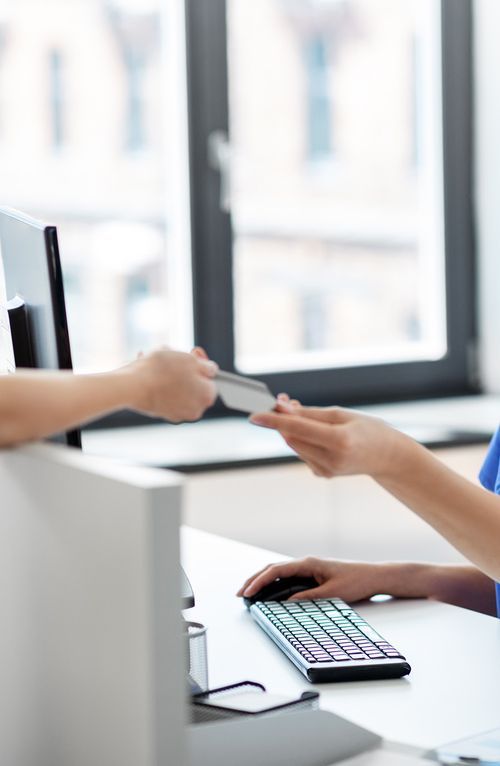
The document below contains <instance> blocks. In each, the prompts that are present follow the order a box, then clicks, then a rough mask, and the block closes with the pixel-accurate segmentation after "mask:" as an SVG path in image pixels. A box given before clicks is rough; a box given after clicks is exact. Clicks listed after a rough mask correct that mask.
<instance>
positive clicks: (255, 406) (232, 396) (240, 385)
mask: <svg viewBox="0 0 500 766" xmlns="http://www.w3.org/2000/svg"><path fill="white" fill-rule="evenodd" d="M215 382H216V384H217V390H218V392H219V396H220V398H221V399H222V401H223V402H224V404H225V405H226V407H229V408H230V409H232V410H241V411H242V412H248V413H252V412H270V411H271V410H274V408H275V407H276V405H277V404H278V400H277V399H276V397H275V396H273V394H272V393H271V392H270V390H269V388H268V387H267V386H266V384H265V383H262V381H260V380H253V379H252V378H245V377H243V376H242V375H235V374H234V373H232V372H224V371H223V370H219V371H218V372H217V374H216V376H215Z"/></svg>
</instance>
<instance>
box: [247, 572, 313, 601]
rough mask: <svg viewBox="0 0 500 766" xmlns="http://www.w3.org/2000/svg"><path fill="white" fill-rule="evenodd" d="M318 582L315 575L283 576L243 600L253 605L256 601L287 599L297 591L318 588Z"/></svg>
mask: <svg viewBox="0 0 500 766" xmlns="http://www.w3.org/2000/svg"><path fill="white" fill-rule="evenodd" d="M318 584H319V583H317V582H316V580H315V579H314V577H282V578H281V579H279V580H274V581H273V582H271V583H269V584H268V585H264V587H263V588H261V589H260V590H258V591H257V593H254V594H253V596H250V597H248V596H245V597H244V599H243V601H244V602H245V604H246V605H247V606H251V605H252V604H253V603H255V602H256V601H286V600H287V598H290V596H293V595H294V594H295V593H300V592H301V591H303V590H310V589H311V588H317V587H318Z"/></svg>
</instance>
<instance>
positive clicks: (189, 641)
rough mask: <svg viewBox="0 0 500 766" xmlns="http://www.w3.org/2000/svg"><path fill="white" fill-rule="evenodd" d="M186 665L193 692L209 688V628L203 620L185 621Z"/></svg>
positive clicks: (196, 692) (197, 692)
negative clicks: (203, 623) (202, 622)
mask: <svg viewBox="0 0 500 766" xmlns="http://www.w3.org/2000/svg"><path fill="white" fill-rule="evenodd" d="M184 638H185V646H186V665H187V673H188V681H189V686H190V691H191V694H199V693H200V692H205V691H207V689H208V660H207V629H206V626H205V625H202V624H201V622H189V621H187V620H185V621H184Z"/></svg>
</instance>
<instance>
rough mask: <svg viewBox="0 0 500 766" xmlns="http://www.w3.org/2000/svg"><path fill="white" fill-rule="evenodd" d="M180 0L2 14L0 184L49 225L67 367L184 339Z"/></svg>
mask: <svg viewBox="0 0 500 766" xmlns="http://www.w3.org/2000/svg"><path fill="white" fill-rule="evenodd" d="M183 44H184V35H183V16H182V2H181V0H64V2H50V3H43V2H40V0H22V1H19V0H16V1H14V0H13V1H12V2H7V3H3V4H2V10H1V15H0V196H1V199H2V201H3V204H6V205H9V206H11V207H15V208H19V209H20V210H23V211H25V212H27V213H29V214H30V215H34V216H36V217H39V218H42V219H44V220H47V222H49V223H55V224H56V225H57V227H58V230H59V240H60V247H61V259H62V264H63V271H64V279H65V290H66V303H67V309H68V319H69V325H70V334H71V342H72V349H73V358H74V363H75V367H77V368H79V369H102V368H105V367H110V366H113V365H117V364H120V363H122V362H124V361H126V360H128V359H130V358H132V357H134V356H135V355H136V354H137V352H138V351H140V350H147V349H149V348H151V347H152V346H154V345H157V344H159V343H171V344H173V345H176V346H183V347H188V346H189V345H190V344H191V342H192V328H191V315H192V307H191V305H190V295H191V290H190V285H189V279H190V270H189V234H188V232H189V215H188V213H189V211H188V202H187V200H188V187H187V183H188V180H187V178H188V176H187V160H186V157H187V149H186V129H185V121H186V118H185V103H184V101H185V72H184V68H183V67H182V66H181V63H180V62H181V61H182V53H183V51H182V46H183Z"/></svg>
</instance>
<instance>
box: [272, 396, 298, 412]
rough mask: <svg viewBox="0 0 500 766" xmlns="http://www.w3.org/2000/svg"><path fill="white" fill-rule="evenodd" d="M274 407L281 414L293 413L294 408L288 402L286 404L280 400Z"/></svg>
mask: <svg viewBox="0 0 500 766" xmlns="http://www.w3.org/2000/svg"><path fill="white" fill-rule="evenodd" d="M276 407H277V408H278V409H279V410H280V411H281V412H293V411H294V406H293V404H291V403H290V402H286V401H283V400H282V399H280V400H279V401H278V404H277V405H276Z"/></svg>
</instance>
